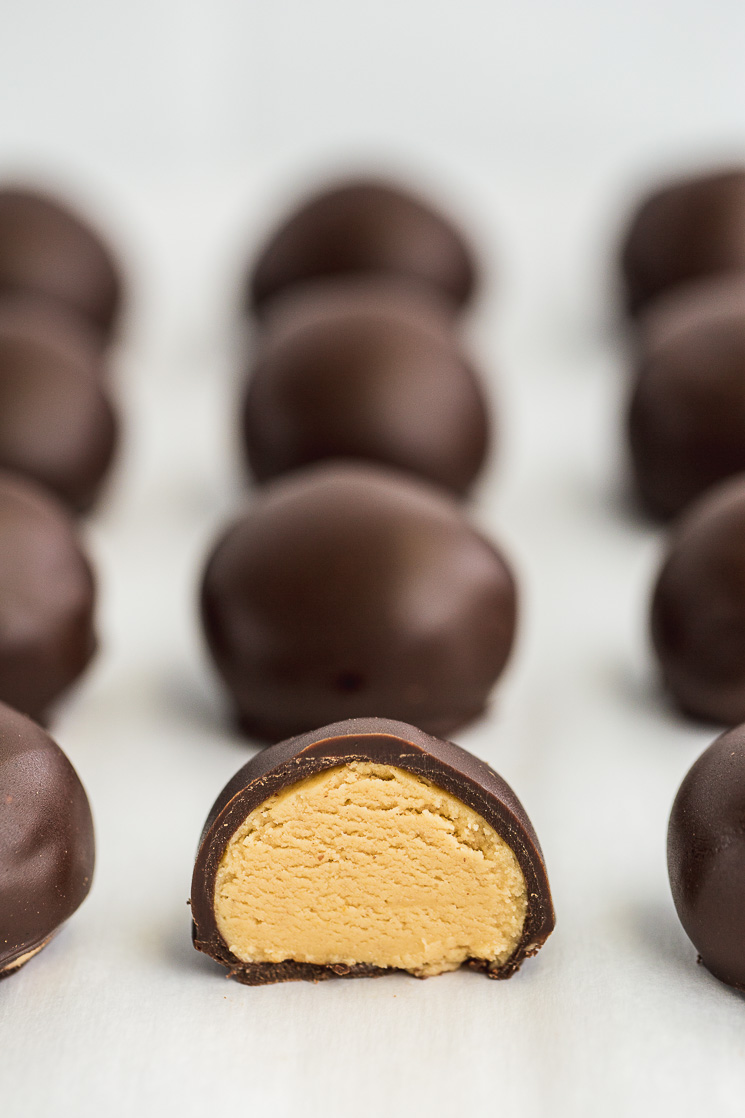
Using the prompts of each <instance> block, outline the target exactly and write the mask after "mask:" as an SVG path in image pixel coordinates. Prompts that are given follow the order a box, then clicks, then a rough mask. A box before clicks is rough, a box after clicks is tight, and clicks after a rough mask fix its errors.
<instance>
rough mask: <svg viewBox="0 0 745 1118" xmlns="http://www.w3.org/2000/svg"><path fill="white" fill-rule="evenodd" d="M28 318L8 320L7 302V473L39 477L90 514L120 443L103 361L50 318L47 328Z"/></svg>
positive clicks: (2, 343)
mask: <svg viewBox="0 0 745 1118" xmlns="http://www.w3.org/2000/svg"><path fill="white" fill-rule="evenodd" d="M24 317H25V323H24V322H23V321H21V319H20V316H19V315H18V314H17V315H15V316H12V315H10V314H9V313H6V315H5V316H4V315H3V309H2V304H1V303H0V469H6V470H13V471H14V472H17V473H20V474H24V475H25V476H27V477H30V478H33V479H34V480H35V481H38V482H39V483H40V484H42V485H44V486H46V487H47V488H48V489H50V490H51V491H52V492H53V493H55V494H56V495H57V496H58V497H59V498H60V499H61V500H62V501H64V502H65V503H66V504H67V505H68V506H69V507H70V508H71V509H73V510H74V511H75V512H85V511H87V510H88V509H89V508H90V507H91V505H92V504H93V502H94V501H95V499H96V496H97V495H98V491H99V488H100V486H101V484H102V482H103V480H104V478H105V476H106V473H107V471H108V469H109V466H110V464H111V461H112V457H113V453H114V447H115V443H116V429H117V425H116V418H115V415H114V410H113V406H112V404H111V401H110V399H109V397H108V394H107V391H106V389H105V386H104V384H103V383H102V381H103V380H104V376H103V373H102V369H103V360H102V358H101V356H100V354H99V353H98V352H97V351H96V348H95V347H93V346H88V345H85V344H84V342H83V340H82V339H81V340H80V342H79V344H77V345H76V344H74V343H73V340H72V337H71V334H70V331H69V330H68V329H65V328H64V326H63V325H61V324H60V323H57V324H56V325H55V323H54V320H52V319H50V318H45V320H44V324H43V327H42V325H41V324H40V323H39V322H38V321H37V322H34V321H32V320H31V318H30V314H29V313H27V314H25V316H24ZM38 317H39V316H38V315H37V319H38Z"/></svg>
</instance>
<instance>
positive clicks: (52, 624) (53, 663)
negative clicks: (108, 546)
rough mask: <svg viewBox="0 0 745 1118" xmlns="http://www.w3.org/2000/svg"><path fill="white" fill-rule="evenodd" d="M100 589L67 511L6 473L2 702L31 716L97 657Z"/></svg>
mask: <svg viewBox="0 0 745 1118" xmlns="http://www.w3.org/2000/svg"><path fill="white" fill-rule="evenodd" d="M94 599H95V588H94V582H93V574H92V571H91V567H90V564H89V563H88V560H87V559H86V557H85V555H84V553H83V551H82V549H81V546H80V541H79V539H78V536H77V532H76V530H75V525H74V523H73V521H72V519H71V518H70V515H69V514H68V513H67V511H66V510H65V509H64V508H63V507H62V505H60V504H59V503H58V502H57V501H56V500H55V499H54V498H52V497H51V496H49V495H48V494H47V493H46V492H45V491H43V490H42V489H40V488H38V487H37V486H36V485H34V484H33V483H31V482H29V481H26V480H24V479H21V478H19V477H14V476H12V475H10V474H5V473H2V474H0V700H2V701H4V702H6V703H9V704H10V705H11V706H13V707H16V708H17V709H18V710H20V711H23V712H24V713H25V714H28V715H30V716H31V717H33V718H42V717H43V716H44V715H45V714H46V713H47V711H48V710H49V708H50V706H51V704H52V703H53V702H54V700H55V699H57V698H58V696H59V695H61V694H62V692H63V691H65V690H66V689H67V688H68V687H69V686H70V684H71V683H73V681H74V680H75V679H77V677H78V676H79V675H80V673H81V672H82V671H83V669H84V668H85V667H86V665H87V664H88V661H89V660H90V659H91V656H92V655H93V653H94V651H95V648H96V639H95V634H94V629H93V607H94Z"/></svg>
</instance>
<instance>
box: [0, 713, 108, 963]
mask: <svg viewBox="0 0 745 1118" xmlns="http://www.w3.org/2000/svg"><path fill="white" fill-rule="evenodd" d="M0 789H1V790H2V795H1V799H0V978H5V977H6V976H8V975H10V974H13V973H14V972H15V971H16V970H17V969H18V968H19V967H21V966H23V965H24V963H26V962H28V960H29V959H30V958H31V957H33V955H35V954H36V953H37V951H39V950H41V948H42V947H44V946H45V945H46V944H47V943H48V941H49V939H50V938H51V936H52V935H54V933H55V932H56V931H57V929H58V928H59V927H60V925H61V924H63V923H64V922H65V921H66V920H67V919H68V918H69V917H70V916H72V914H73V913H74V912H75V910H76V909H77V908H78V907H79V906H80V905H81V904H82V902H83V901H84V900H85V898H86V896H87V895H88V891H89V889H90V887H91V879H92V876H93V863H94V857H95V853H94V846H95V844H94V836H93V820H92V819H91V810H90V806H89V804H88V798H87V796H86V794H85V789H84V788H83V785H82V784H81V783H80V780H79V778H78V775H77V773H76V772H75V769H74V768H73V767H72V765H71V764H70V762H69V760H68V759H67V757H66V756H65V754H64V753H63V752H62V750H61V749H60V747H59V746H58V745H57V744H56V742H54V741H52V739H51V738H50V737H49V735H48V734H46V733H45V732H44V731H43V730H42V729H41V727H40V726H37V725H36V723H35V722H32V721H31V720H30V719H29V718H26V717H24V715H22V714H19V713H18V712H17V711H15V710H12V709H11V708H10V707H9V706H6V705H5V703H0Z"/></svg>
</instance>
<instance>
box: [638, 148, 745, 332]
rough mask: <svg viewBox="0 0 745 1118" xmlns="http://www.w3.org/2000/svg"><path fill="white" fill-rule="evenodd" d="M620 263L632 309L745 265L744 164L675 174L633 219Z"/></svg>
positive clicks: (648, 199) (644, 203) (642, 206)
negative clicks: (666, 292) (680, 175)
mask: <svg viewBox="0 0 745 1118" xmlns="http://www.w3.org/2000/svg"><path fill="white" fill-rule="evenodd" d="M621 267H622V272H623V278H624V281H625V284H626V300H627V303H628V307H629V310H630V311H631V312H632V313H636V312H637V311H638V310H640V309H641V307H642V306H644V305H645V304H646V302H647V300H649V299H651V298H653V297H654V296H655V295H658V294H659V293H660V292H662V291H664V290H665V289H666V288H669V287H673V286H675V285H676V284H679V283H684V282H685V281H687V280H692V279H696V278H698V277H701V276H707V275H713V274H716V273H717V272H730V271H738V270H742V269H745V169H743V168H740V167H737V168H733V169H729V170H723V171H714V172H709V173H706V174H698V175H693V176H691V177H690V178H681V179H676V180H674V181H672V182H670V183H668V184H666V185H664V186H662V187H661V188H660V189H659V190H657V191H655V193H653V194H651V195H650V196H649V197H648V198H647V199H646V200H645V201H644V202H643V204H642V205H641V206H640V208H639V209H638V210H637V212H636V214H635V215H634V217H633V219H632V221H631V224H630V227H629V230H628V232H627V234H626V237H625V240H624V244H623V250H622V259H621Z"/></svg>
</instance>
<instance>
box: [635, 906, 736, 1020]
mask: <svg viewBox="0 0 745 1118" xmlns="http://www.w3.org/2000/svg"><path fill="white" fill-rule="evenodd" d="M625 919H626V922H627V924H630V927H631V933H632V935H633V937H634V939H635V941H636V946H637V947H638V948H640V950H641V952H642V953H643V954H644V955H646V956H647V958H648V959H649V961H651V962H652V963H653V964H654V965H655V967H656V968H657V969H658V970H659V969H660V968H661V969H662V970H663V972H664V977H666V978H668V977H669V978H670V980H671V981H673V982H677V983H680V982H681V980H685V979H688V980H690V981H691V982H695V981H698V980H701V981H703V982H706V983H707V985H708V986H709V987H710V988H711V989H712V990H720V991H722V993H726V994H729V995H731V996H733V997H735V998H738V999H739V1000H740V1001H745V992H743V991H740V990H735V989H734V987H732V986H727V985H726V984H725V983H724V982H720V981H719V979H718V978H715V977H714V975H713V974H710V972H709V971H708V970H707V969H706V967H705V966H703V965H702V964H701V963H700V962H698V956H697V954H696V948H695V947H694V946H693V944H692V943H691V941H690V940H689V939H688V937H687V936H686V934H685V932H684V931H683V929H682V927H681V926H680V923H679V921H678V918H677V916H676V914H675V909H674V908H673V903H672V900H670V901H668V902H667V903H663V902H662V901H659V900H654V901H649V900H647V901H641V902H639V903H637V904H632V905H631V906H630V908H628V909H627V910H626V913H625Z"/></svg>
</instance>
